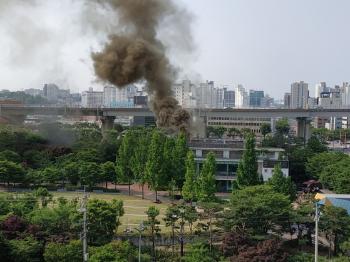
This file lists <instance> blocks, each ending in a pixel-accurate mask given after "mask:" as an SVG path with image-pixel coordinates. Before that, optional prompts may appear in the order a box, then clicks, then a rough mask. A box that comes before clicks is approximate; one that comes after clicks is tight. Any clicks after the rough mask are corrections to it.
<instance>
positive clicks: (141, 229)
mask: <svg viewBox="0 0 350 262" xmlns="http://www.w3.org/2000/svg"><path fill="white" fill-rule="evenodd" d="M135 229H136V230H137V232H139V262H141V237H142V231H143V230H145V226H144V225H143V221H142V222H141V223H140V225H139V226H138V227H137V228H135Z"/></svg>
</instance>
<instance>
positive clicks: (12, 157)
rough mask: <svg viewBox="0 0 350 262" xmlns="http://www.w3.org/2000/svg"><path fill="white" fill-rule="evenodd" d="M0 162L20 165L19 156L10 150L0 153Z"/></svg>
mask: <svg viewBox="0 0 350 262" xmlns="http://www.w3.org/2000/svg"><path fill="white" fill-rule="evenodd" d="M0 160H7V161H11V162H14V163H20V162H21V156H20V155H19V154H17V153H16V152H14V151H12V150H4V151H2V152H0Z"/></svg>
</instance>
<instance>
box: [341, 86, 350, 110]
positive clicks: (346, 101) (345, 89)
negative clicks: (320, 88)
mask: <svg viewBox="0 0 350 262" xmlns="http://www.w3.org/2000/svg"><path fill="white" fill-rule="evenodd" d="M341 97H342V105H343V106H344V107H349V106H350V85H349V83H348V82H344V83H343V86H342V87H341Z"/></svg>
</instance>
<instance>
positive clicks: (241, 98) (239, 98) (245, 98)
mask: <svg viewBox="0 0 350 262" xmlns="http://www.w3.org/2000/svg"><path fill="white" fill-rule="evenodd" d="M235 107H236V108H247V107H249V95H248V92H247V91H246V90H245V88H244V87H243V86H242V85H238V86H237V87H236V88H235Z"/></svg>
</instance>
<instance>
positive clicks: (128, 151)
mask: <svg viewBox="0 0 350 262" xmlns="http://www.w3.org/2000/svg"><path fill="white" fill-rule="evenodd" d="M135 146H136V145H135V134H134V132H132V131H130V130H129V131H127V132H126V133H125V135H124V137H123V140H122V143H121V145H120V147H119V150H118V157H117V164H116V170H117V174H118V177H119V178H120V179H121V180H122V181H123V182H127V183H128V185H129V195H130V194H131V189H130V186H131V183H132V181H133V179H134V176H133V172H132V168H131V167H132V165H133V164H132V162H131V160H132V156H133V152H134V148H135Z"/></svg>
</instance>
